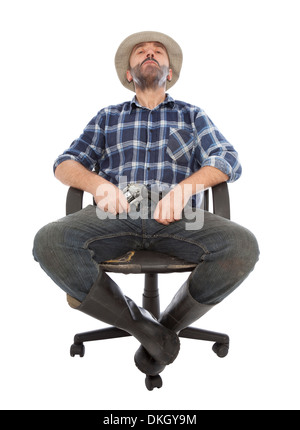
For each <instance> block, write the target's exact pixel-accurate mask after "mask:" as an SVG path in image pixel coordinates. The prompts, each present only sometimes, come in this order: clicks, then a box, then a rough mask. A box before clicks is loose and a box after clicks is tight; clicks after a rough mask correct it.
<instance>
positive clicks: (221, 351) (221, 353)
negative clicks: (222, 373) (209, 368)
mask: <svg viewBox="0 0 300 430" xmlns="http://www.w3.org/2000/svg"><path fill="white" fill-rule="evenodd" d="M212 350H213V351H214V353H216V354H217V356H218V357H220V358H224V357H226V355H227V354H228V351H229V345H227V344H226V343H215V344H214V345H213V347H212Z"/></svg>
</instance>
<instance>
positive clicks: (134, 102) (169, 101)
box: [131, 93, 175, 111]
mask: <svg viewBox="0 0 300 430" xmlns="http://www.w3.org/2000/svg"><path fill="white" fill-rule="evenodd" d="M167 105H169V106H170V108H172V109H173V107H174V105H175V100H174V99H173V98H172V97H171V96H170V95H169V94H168V93H166V98H165V100H164V101H163V102H162V103H160V104H159V105H158V106H159V107H161V106H167ZM158 106H157V107H158ZM137 107H138V108H143V106H141V105H140V104H139V102H138V101H137V99H136V96H134V97H133V99H132V100H131V111H132V110H133V109H135V108H137ZM157 107H156V108H157ZM156 108H155V109H156Z"/></svg>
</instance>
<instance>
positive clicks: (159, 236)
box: [147, 234, 211, 254]
mask: <svg viewBox="0 0 300 430" xmlns="http://www.w3.org/2000/svg"><path fill="white" fill-rule="evenodd" d="M164 237H165V238H169V239H175V240H179V241H181V242H186V243H189V244H191V245H196V246H198V248H201V249H202V251H203V252H204V253H205V254H210V253H211V252H210V251H209V250H208V249H207V248H206V246H204V245H202V244H200V243H199V242H196V241H194V240H190V239H187V238H184V237H180V236H176V235H173V234H153V235H148V237H147V238H164Z"/></svg>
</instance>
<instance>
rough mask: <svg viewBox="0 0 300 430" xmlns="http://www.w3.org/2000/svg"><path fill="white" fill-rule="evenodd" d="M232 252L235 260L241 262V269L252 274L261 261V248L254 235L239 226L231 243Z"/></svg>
mask: <svg viewBox="0 0 300 430" xmlns="http://www.w3.org/2000/svg"><path fill="white" fill-rule="evenodd" d="M231 239H232V238H231ZM231 252H232V255H233V260H236V261H238V262H239V266H240V269H244V271H245V272H251V271H252V270H253V268H254V266H255V264H256V263H257V261H258V259H259V246H258V242H257V239H256V237H255V236H254V234H253V233H252V232H251V231H250V230H248V229H246V228H244V227H241V226H237V227H236V229H235V232H234V235H233V241H232V242H231Z"/></svg>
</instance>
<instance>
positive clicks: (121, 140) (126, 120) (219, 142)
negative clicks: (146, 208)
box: [54, 94, 241, 187]
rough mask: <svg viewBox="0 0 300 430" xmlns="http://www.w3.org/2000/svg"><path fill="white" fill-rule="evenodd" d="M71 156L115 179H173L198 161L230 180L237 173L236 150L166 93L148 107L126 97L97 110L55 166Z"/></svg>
mask: <svg viewBox="0 0 300 430" xmlns="http://www.w3.org/2000/svg"><path fill="white" fill-rule="evenodd" d="M65 160H75V161H78V162H79V163H81V164H82V165H83V166H84V167H86V168H87V169H89V170H93V169H94V168H95V166H96V165H98V166H99V175H101V176H102V177H103V178H105V179H107V180H108V181H110V182H112V183H113V184H115V185H119V186H120V185H121V184H120V182H121V181H122V183H123V182H124V177H125V178H126V180H127V182H130V183H132V182H133V183H136V182H141V183H144V184H146V185H150V186H152V185H158V186H160V187H164V185H167V186H172V185H175V184H178V183H179V182H181V181H182V180H183V179H185V178H186V177H188V176H190V175H191V174H192V173H193V172H196V171H197V170H199V169H200V168H201V167H203V166H213V167H216V168H217V169H219V170H221V171H222V172H224V173H225V174H227V175H228V176H229V182H233V181H235V180H236V179H238V178H239V177H240V175H241V165H240V163H239V161H238V154H237V152H236V151H235V149H234V148H233V146H232V145H230V143H228V141H227V140H226V139H225V138H224V136H223V135H222V134H221V133H220V131H219V130H218V129H217V127H216V126H215V125H214V124H213V123H212V121H211V120H210V119H209V118H208V116H207V115H206V114H205V112H204V111H203V110H202V109H200V108H198V107H196V106H192V105H189V104H187V103H184V102H181V101H177V100H176V101H175V100H173V99H172V98H171V97H170V96H169V95H168V94H167V96H166V99H165V101H164V102H163V103H161V104H160V105H159V106H157V107H156V108H155V109H153V110H149V109H147V108H144V107H142V106H140V105H139V104H138V103H137V101H136V98H135V97H134V98H133V100H132V101H131V102H125V103H122V104H119V105H116V106H109V107H107V108H104V109H102V110H100V111H99V112H98V114H97V115H96V116H95V117H94V118H93V119H92V120H91V121H90V122H89V124H88V125H87V126H86V128H85V129H84V131H83V133H82V134H81V136H80V137H79V138H78V139H77V140H75V141H74V142H73V143H72V144H71V146H70V147H69V149H67V150H66V151H64V153H63V154H62V155H60V156H59V157H58V158H57V159H56V161H55V164H54V170H55V169H56V167H57V166H58V165H59V164H60V163H62V162H63V161H65Z"/></svg>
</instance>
